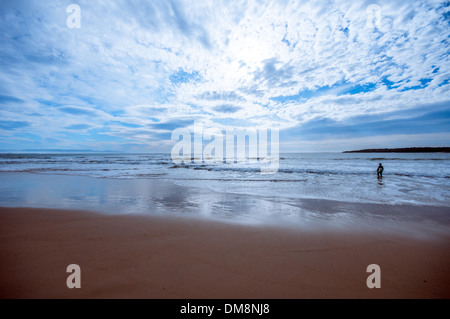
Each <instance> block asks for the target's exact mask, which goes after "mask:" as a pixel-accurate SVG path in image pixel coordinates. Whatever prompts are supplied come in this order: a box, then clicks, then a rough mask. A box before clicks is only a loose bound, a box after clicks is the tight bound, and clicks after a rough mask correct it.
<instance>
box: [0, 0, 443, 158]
mask: <svg viewBox="0 0 450 319" xmlns="http://www.w3.org/2000/svg"><path fill="white" fill-rule="evenodd" d="M72 3H75V4H77V5H79V7H80V9H81V15H80V17H81V25H80V26H81V27H80V28H69V27H68V26H67V24H66V20H67V18H68V16H69V15H70V13H67V12H66V8H67V6H69V5H70V4H72ZM449 11H450V6H449V3H448V1H398V0H389V1H376V2H375V1H217V0H216V1H125V0H123V1H119V0H115V1H76V2H75V1H73V2H72V1H37V0H36V1H33V0H29V1H17V0H14V1H9V0H6V1H2V2H1V4H0V28H1V33H0V41H1V45H0V61H1V62H0V63H1V66H2V67H1V68H0V149H3V150H21V149H30V148H33V149H38V148H44V149H93V150H106V149H107V150H115V151H129V152H132V151H136V152H137V151H139V152H141V151H142V152H168V151H170V149H171V146H172V145H173V142H171V140H170V135H171V132H172V130H173V129H175V128H178V127H189V126H192V125H193V123H194V121H202V122H203V124H204V125H205V126H210V127H215V128H227V127H230V126H233V127H255V128H258V127H260V128H266V127H277V128H279V129H280V144H281V145H280V150H281V151H296V152H302V151H343V150H346V149H354V148H369V147H407V146H450V144H449V141H450V90H449V88H450V83H449V80H450V63H449V62H450V61H449V59H450V58H449V53H450V49H449V48H450V46H449V40H450V12H449Z"/></svg>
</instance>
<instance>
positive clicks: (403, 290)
mask: <svg viewBox="0 0 450 319" xmlns="http://www.w3.org/2000/svg"><path fill="white" fill-rule="evenodd" d="M0 236H1V239H0V260H1V262H0V287H1V288H0V297H1V298H449V297H450V274H449V272H448V271H449V269H450V249H449V248H450V240H449V237H446V236H442V237H440V238H434V239H422V240H420V239H412V238H410V237H403V236H397V235H393V234H391V235H386V234H376V233H373V234H371V233H363V232H360V233H358V232H352V233H349V232H343V231H341V232H340V231H334V232H330V231H326V232H325V231H322V232H320V231H298V230H297V231H296V230H293V229H282V228H278V227H268V226H255V225H253V226H250V225H231V224H227V223H220V222H213V221H206V220H200V219H195V218H180V217H177V218H174V217H159V216H137V215H134V216H133V215H126V216H125V215H106V214H101V213H95V212H87V211H73V210H53V209H37V208H1V209H0ZM69 264H78V265H79V266H80V268H81V288H80V289H69V288H67V286H66V279H67V277H68V276H69V274H68V273H66V267H67V266H68V265H69ZM369 264H378V265H379V266H380V268H381V288H380V289H376V288H374V289H369V288H368V287H367V286H366V279H367V277H368V276H369V273H367V272H366V267H367V266H368V265H369Z"/></svg>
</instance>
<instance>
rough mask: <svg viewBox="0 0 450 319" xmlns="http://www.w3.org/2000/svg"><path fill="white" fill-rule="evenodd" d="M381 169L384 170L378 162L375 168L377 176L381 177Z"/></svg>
mask: <svg viewBox="0 0 450 319" xmlns="http://www.w3.org/2000/svg"><path fill="white" fill-rule="evenodd" d="M383 171H384V167H383V165H381V163H380V164H379V165H378V168H377V177H383Z"/></svg>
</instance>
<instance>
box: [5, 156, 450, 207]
mask: <svg viewBox="0 0 450 319" xmlns="http://www.w3.org/2000/svg"><path fill="white" fill-rule="evenodd" d="M378 163H382V164H383V166H384V173H383V178H382V179H377V176H376V169H377V167H378ZM0 172H26V173H33V174H51V175H75V176H86V177H93V178H100V179H152V180H160V181H168V182H171V183H174V184H176V185H180V186H185V187H194V188H199V189H204V190H205V191H207V190H213V191H217V192H222V193H233V194H248V195H257V196H270V197H276V198H299V199H327V200H336V201H345V202H354V203H381V204H393V205H395V204H412V205H432V206H443V207H449V206H450V204H449V203H450V201H449V199H450V154H448V153H284V154H283V153H282V154H280V162H279V169H278V172H276V173H274V174H261V170H260V165H259V164H258V163H256V164H252V163H245V162H240V163H213V164H206V163H184V164H180V165H176V164H175V163H174V162H173V161H172V160H171V157H170V154H112V153H102V154H93V153H92V154H91V153H87V154H0ZM2 184H3V183H2ZM2 186H3V185H2ZM5 200H6V201H8V199H5V198H3V197H2V198H0V205H1V204H2V202H4V201H5Z"/></svg>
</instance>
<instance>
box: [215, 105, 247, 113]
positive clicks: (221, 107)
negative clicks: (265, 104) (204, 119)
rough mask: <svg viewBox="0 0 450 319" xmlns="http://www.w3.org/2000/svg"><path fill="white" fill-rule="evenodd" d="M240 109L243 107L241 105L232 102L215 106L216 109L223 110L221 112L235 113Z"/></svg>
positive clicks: (217, 110)
mask: <svg viewBox="0 0 450 319" xmlns="http://www.w3.org/2000/svg"><path fill="white" fill-rule="evenodd" d="M240 109H241V107H239V106H235V105H230V104H223V105H217V106H215V107H213V110H214V111H216V112H221V113H235V112H237V111H239V110H240Z"/></svg>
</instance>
